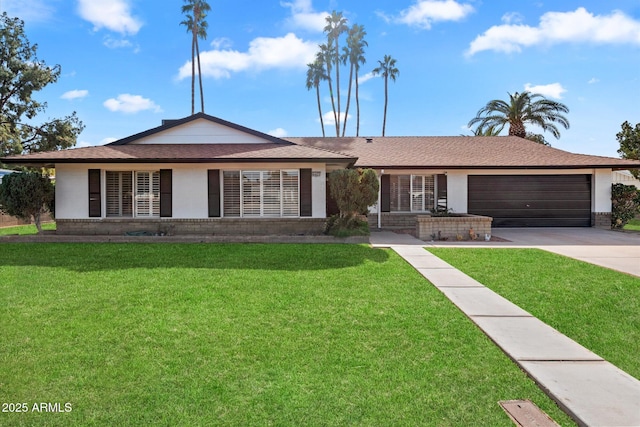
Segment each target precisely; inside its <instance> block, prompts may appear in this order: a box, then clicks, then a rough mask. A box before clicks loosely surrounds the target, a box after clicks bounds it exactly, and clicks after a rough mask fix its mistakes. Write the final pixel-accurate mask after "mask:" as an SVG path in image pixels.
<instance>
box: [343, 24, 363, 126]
mask: <svg viewBox="0 0 640 427" xmlns="http://www.w3.org/2000/svg"><path fill="white" fill-rule="evenodd" d="M366 35H367V32H366V31H365V30H364V27H363V26H362V25H358V24H354V25H353V27H351V29H350V30H349V35H348V37H347V47H345V48H343V51H344V55H343V56H342V61H343V62H344V63H346V62H347V60H348V61H349V91H348V92H347V108H346V110H345V113H344V123H343V125H342V136H344V134H345V132H346V129H347V118H348V117H349V105H351V83H352V82H353V79H354V74H355V81H356V111H357V121H356V136H359V135H360V100H359V99H358V72H359V71H360V64H364V63H365V62H366V59H365V57H364V48H365V46H369V44H368V43H367V42H366V40H365V39H364V36H366Z"/></svg>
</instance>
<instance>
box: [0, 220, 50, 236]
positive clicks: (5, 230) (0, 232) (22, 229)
mask: <svg viewBox="0 0 640 427" xmlns="http://www.w3.org/2000/svg"><path fill="white" fill-rule="evenodd" d="M42 229H43V230H55V229H56V223H55V222H47V223H44V224H42ZM37 233H38V230H37V229H36V226H35V224H29V225H16V226H14V227H2V228H0V236H8V235H10V234H20V235H27V234H37Z"/></svg>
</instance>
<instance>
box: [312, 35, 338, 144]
mask: <svg viewBox="0 0 640 427" xmlns="http://www.w3.org/2000/svg"><path fill="white" fill-rule="evenodd" d="M319 47H320V52H318V53H317V54H316V62H318V63H320V64H322V65H323V66H324V70H325V75H326V76H327V78H326V80H327V84H328V85H329V96H330V97H331V107H332V109H333V120H334V122H335V126H336V136H340V135H338V115H337V114H336V102H335V97H334V96H333V83H332V80H333V79H332V78H331V70H332V69H333V59H334V57H335V53H334V52H335V47H334V46H333V45H331V44H321V45H320V46H319Z"/></svg>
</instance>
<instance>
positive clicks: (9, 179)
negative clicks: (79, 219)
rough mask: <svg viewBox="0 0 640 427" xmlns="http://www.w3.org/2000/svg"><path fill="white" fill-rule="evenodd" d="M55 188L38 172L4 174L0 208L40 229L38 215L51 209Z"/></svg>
mask: <svg viewBox="0 0 640 427" xmlns="http://www.w3.org/2000/svg"><path fill="white" fill-rule="evenodd" d="M54 197H55V190H54V187H53V184H52V183H51V181H50V180H49V178H48V177H45V176H42V174H40V173H39V172H20V173H12V174H9V175H6V176H5V177H4V178H2V184H0V209H1V210H2V211H3V212H5V213H7V214H8V215H11V216H15V217H18V218H21V219H24V220H25V221H31V220H33V222H34V223H35V224H36V228H37V229H38V233H39V232H41V231H42V226H41V224H40V216H41V215H42V214H44V213H46V212H47V211H48V210H50V209H53V206H54Z"/></svg>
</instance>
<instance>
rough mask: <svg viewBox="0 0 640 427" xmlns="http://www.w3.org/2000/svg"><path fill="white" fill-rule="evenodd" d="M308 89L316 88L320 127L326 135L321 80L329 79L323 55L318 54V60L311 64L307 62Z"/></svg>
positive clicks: (323, 134) (323, 135)
mask: <svg viewBox="0 0 640 427" xmlns="http://www.w3.org/2000/svg"><path fill="white" fill-rule="evenodd" d="M307 67H308V68H307V90H311V89H312V88H315V89H316V98H317V100H318V115H319V116H320V127H322V137H323V138H324V137H325V133H324V120H323V119H322V107H321V105H320V82H321V81H323V80H327V78H328V76H327V73H326V72H325V70H324V64H323V63H322V56H321V55H318V56H317V57H316V60H315V61H313V62H312V63H310V64H307Z"/></svg>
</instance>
